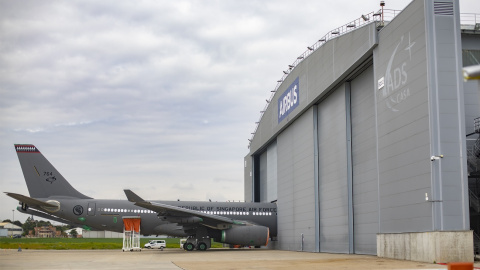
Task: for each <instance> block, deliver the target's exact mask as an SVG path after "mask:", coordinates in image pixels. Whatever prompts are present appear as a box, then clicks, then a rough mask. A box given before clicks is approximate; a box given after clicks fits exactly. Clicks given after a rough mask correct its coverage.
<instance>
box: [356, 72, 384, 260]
mask: <svg viewBox="0 0 480 270" xmlns="http://www.w3.org/2000/svg"><path fill="white" fill-rule="evenodd" d="M350 87H351V91H350V95H351V122H352V124H351V126H352V183H353V184H352V189H353V224H354V225H353V226H354V230H353V231H354V241H353V242H354V252H355V253H357V254H376V252H377V244H376V241H377V240H376V234H377V232H378V181H377V150H376V132H375V96H374V94H375V85H374V79H373V66H370V67H368V68H367V69H366V70H365V71H363V72H362V73H361V74H360V75H359V76H357V77H356V78H355V79H353V80H352V81H351V83H350Z"/></svg>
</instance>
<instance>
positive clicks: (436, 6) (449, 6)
mask: <svg viewBox="0 0 480 270" xmlns="http://www.w3.org/2000/svg"><path fill="white" fill-rule="evenodd" d="M433 11H434V13H435V15H453V2H443V1H435V2H433Z"/></svg>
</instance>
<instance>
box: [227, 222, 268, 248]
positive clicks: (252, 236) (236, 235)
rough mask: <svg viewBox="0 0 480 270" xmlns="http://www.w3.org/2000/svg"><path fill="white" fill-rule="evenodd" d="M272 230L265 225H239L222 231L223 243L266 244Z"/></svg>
mask: <svg viewBox="0 0 480 270" xmlns="http://www.w3.org/2000/svg"><path fill="white" fill-rule="evenodd" d="M268 238H270V231H269V229H268V227H265V226H258V225H252V226H238V227H232V228H230V229H228V230H223V231H222V238H221V239H220V242H221V243H226V244H232V245H246V246H247V245H248V246H266V245H267V244H268Z"/></svg>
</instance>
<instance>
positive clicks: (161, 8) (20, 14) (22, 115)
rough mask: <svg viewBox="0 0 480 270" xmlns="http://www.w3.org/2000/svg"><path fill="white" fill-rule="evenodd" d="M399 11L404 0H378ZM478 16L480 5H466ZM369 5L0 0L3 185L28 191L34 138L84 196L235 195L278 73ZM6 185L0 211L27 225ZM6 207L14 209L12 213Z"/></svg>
mask: <svg viewBox="0 0 480 270" xmlns="http://www.w3.org/2000/svg"><path fill="white" fill-rule="evenodd" d="M385 2H386V6H385V8H386V9H394V10H402V9H403V8H405V6H407V5H408V3H409V2H410V1H408V0H391V1H388V0H387V1H385ZM460 5H461V7H460V8H461V12H470V13H471V12H475V11H476V12H477V13H480V1H478V0H461V1H460ZM379 8H380V6H379V1H371V0H358V1H350V0H349V1H347V0H335V1H333V0H327V1H318V0H299V1H291V0H290V1H287V0H277V1H273V0H245V1H234V0H218V1H213V0H202V1H200V0H199V1H194V0H175V1H170V0H168V1H167V0H156V1H154V0H152V1H149V0H145V1H116V0H115V1H114V0H104V1H90V0H71V1H33V0H25V1H10V0H0V187H1V190H0V191H2V193H3V192H14V193H20V194H24V195H28V190H27V187H26V184H25V181H24V178H23V174H22V171H21V168H20V164H19V162H18V158H17V155H16V152H15V149H14V146H13V145H14V144H16V143H26V144H34V145H35V146H36V147H37V148H38V149H39V150H40V151H41V152H42V153H43V154H44V155H45V156H46V158H47V159H48V160H49V161H50V162H51V163H52V164H53V165H54V166H55V167H56V169H57V170H58V171H59V172H60V173H61V174H62V175H63V176H64V177H65V178H66V179H67V180H68V181H69V182H70V184H71V185H72V186H74V187H75V188H76V189H77V190H79V191H80V192H82V193H83V194H85V195H87V196H90V197H93V198H97V199H100V198H101V199H125V195H124V193H123V189H126V188H129V189H132V190H133V191H134V192H136V193H137V194H139V195H140V196H141V197H143V198H145V199H150V200H177V199H181V200H208V199H211V200H212V201H227V200H230V201H232V200H235V201H240V200H243V199H244V188H243V186H244V181H243V179H244V175H243V159H244V157H245V156H246V155H247V154H248V152H249V150H248V139H249V138H250V137H251V132H253V131H254V129H255V122H256V121H258V120H259V117H260V111H261V110H262V109H263V108H264V107H265V105H266V99H268V98H269V97H270V94H271V92H270V91H271V90H273V89H274V88H275V86H276V81H277V80H278V79H280V78H281V77H282V75H283V73H282V70H286V68H287V67H288V65H289V64H291V63H293V62H294V60H295V59H296V58H297V56H299V55H300V54H302V53H303V52H304V51H305V50H306V47H307V46H310V45H312V44H313V43H315V42H316V41H317V40H318V39H319V38H320V37H322V36H324V35H325V34H327V33H328V32H329V31H330V30H332V29H334V28H337V27H339V26H342V25H344V24H346V23H348V22H350V21H353V20H355V19H357V18H359V17H360V16H361V15H362V14H367V13H369V12H372V11H377V10H379ZM16 207H17V201H15V200H14V199H12V198H10V197H8V196H6V195H4V194H0V220H3V219H12V218H15V220H20V221H21V222H24V221H25V220H26V218H27V216H26V215H24V214H21V213H19V212H17V211H15V213H14V212H12V210H13V209H15V208H16ZM13 215H15V216H14V217H13Z"/></svg>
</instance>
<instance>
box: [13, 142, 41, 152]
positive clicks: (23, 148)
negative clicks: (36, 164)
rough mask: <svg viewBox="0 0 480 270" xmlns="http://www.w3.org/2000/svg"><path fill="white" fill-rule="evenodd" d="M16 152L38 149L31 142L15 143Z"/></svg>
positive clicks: (36, 150) (35, 150)
mask: <svg viewBox="0 0 480 270" xmlns="http://www.w3.org/2000/svg"><path fill="white" fill-rule="evenodd" d="M15 149H16V150H17V153H40V151H38V149H37V148H36V147H35V146H34V145H31V144H15Z"/></svg>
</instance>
